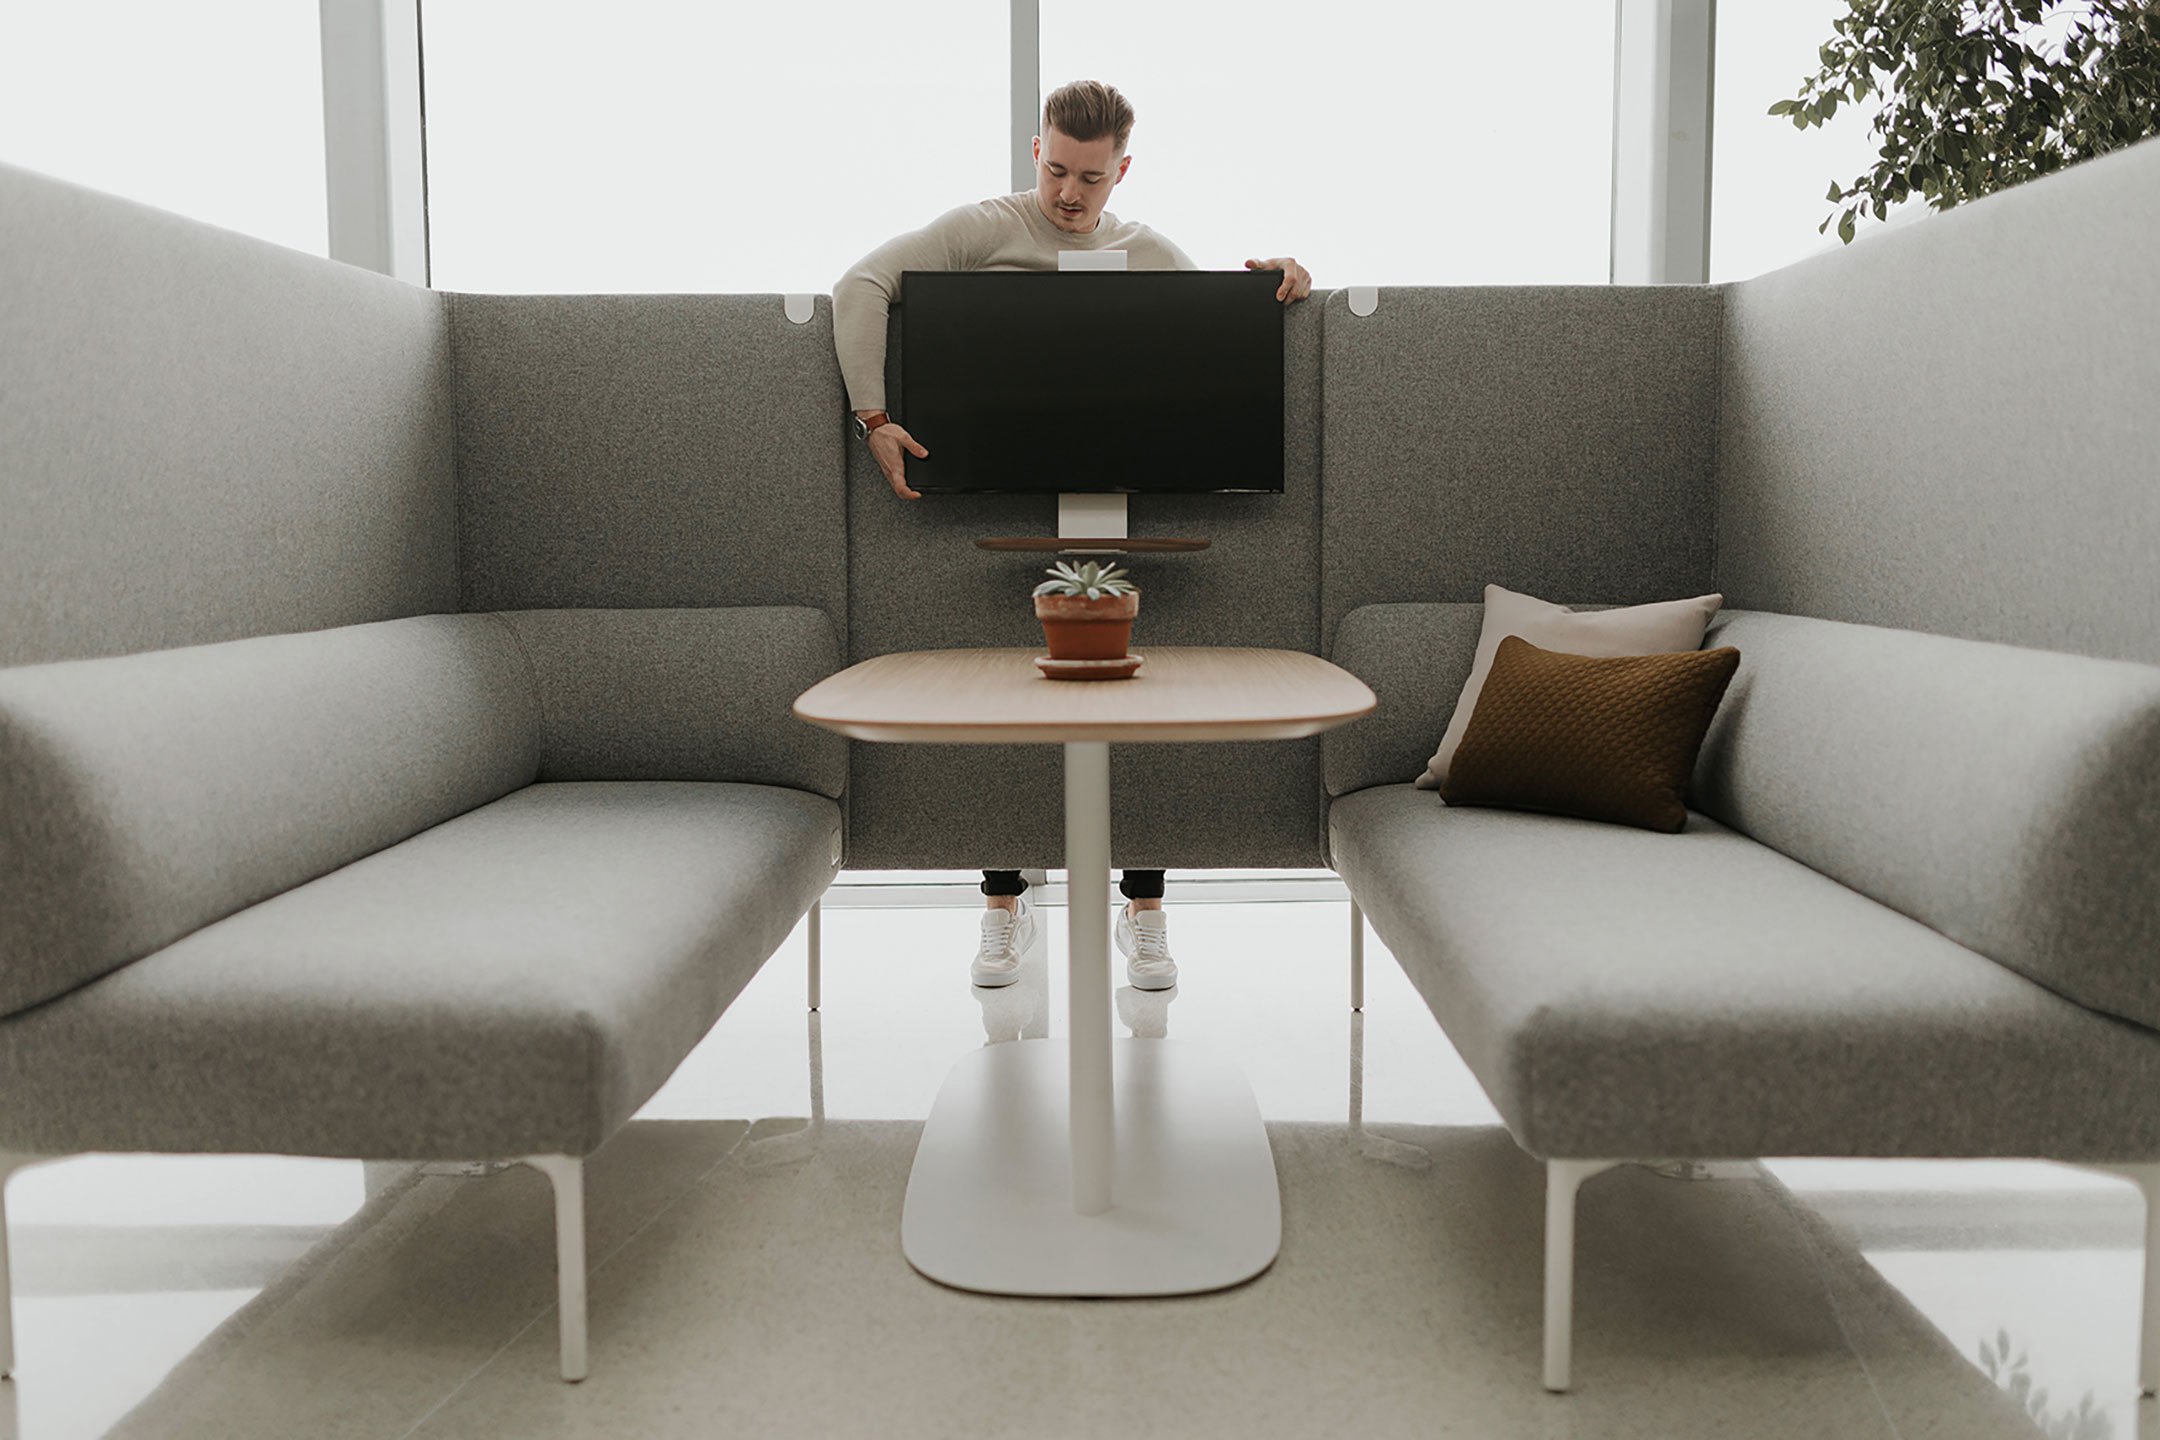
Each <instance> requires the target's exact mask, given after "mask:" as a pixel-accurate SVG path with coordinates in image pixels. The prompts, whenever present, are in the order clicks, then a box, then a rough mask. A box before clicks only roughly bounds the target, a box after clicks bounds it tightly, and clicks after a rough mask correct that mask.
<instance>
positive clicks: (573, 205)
mask: <svg viewBox="0 0 2160 1440" xmlns="http://www.w3.org/2000/svg"><path fill="white" fill-rule="evenodd" d="M600 13H601V12H599V11H596V10H594V9H593V8H591V7H590V6H586V5H582V4H572V3H531V0H526V3H512V0H426V4H425V6H424V8H423V32H424V33H423V43H424V51H425V56H426V79H427V134H428V186H429V214H430V230H431V244H432V249H433V255H434V278H435V283H436V284H438V285H440V286H443V287H445V288H448V289H467V290H513V291H514V290H525V291H572V290H644V291H664V290H723V291H771V290H782V291H786V290H812V291H816V290H829V289H830V288H831V286H832V282H833V281H834V280H835V279H836V278H838V276H839V275H840V274H841V272H842V271H843V270H844V269H845V268H846V267H847V266H848V265H849V264H850V263H851V262H853V261H854V260H855V259H856V258H857V257H858V256H860V255H861V254H862V253H863V252H864V251H866V250H868V249H870V248H871V247H872V246H874V245H876V244H877V243H878V242H880V241H882V240H884V239H885V238H887V237H888V236H890V235H893V234H895V233H898V232H899V231H902V230H906V229H912V228H914V227H915V226H917V225H920V224H922V223H924V222H926V221H928V220H930V219H931V218H933V217H934V216H936V215H938V214H939V213H941V212H943V211H944V210H946V209H949V208H951V207H952V206H954V205H960V204H965V203H967V202H970V201H973V200H979V199H982V198H983V197H985V196H989V195H995V194H1000V193H1003V192H1004V191H1006V190H1008V189H1009V188H1010V187H1011V183H1012V181H1011V158H1012V143H1013V142H1012V125H1011V108H1010V106H1011V101H1010V88H1009V73H1010V54H1009V47H1010V33H1011V32H1010V24H1009V6H1008V3H1007V0H931V3H921V4H911V5H908V6H904V7H895V6H892V5H890V4H887V3H882V0H878V3H873V0H808V3H805V4H802V5H799V6H795V7H789V8H782V7H777V6H775V7H770V8H765V9H757V8H752V7H738V6H714V5H705V4H692V3H687V0H622V3H618V4H614V5H611V6H609V7H608V8H607V10H606V12H605V23H604V24H603V23H600V20H599V18H598V17H599V15H600ZM1612 46H1613V5H1612V0H1551V3H1549V4H1547V5H1546V6H1544V7H1542V8H1541V12H1540V21H1539V24H1538V26H1537V28H1536V33H1535V35H1534V36H1531V37H1527V38H1526V37H1525V36H1524V34H1523V32H1522V30H1521V28H1520V27H1519V26H1517V25H1514V24H1512V23H1511V22H1510V21H1509V19H1508V16H1507V15H1506V14H1505V13H1503V12H1500V11H1495V10H1493V9H1492V8H1491V7H1490V6H1478V5H1472V4H1468V3H1443V4H1438V5H1433V6H1428V7H1421V8H1415V9H1404V8H1402V7H1399V6H1396V5H1392V4H1383V3H1378V0H1358V3H1351V4H1347V5H1338V6H1336V7H1334V8H1333V9H1331V10H1329V11H1327V12H1326V13H1325V14H1316V13H1314V12H1312V11H1311V10H1310V9H1309V7H1295V6H1291V5H1287V4H1282V3H1278V0H1267V3H1263V4H1257V5H1247V6H1240V7H1236V8H1235V9H1231V8H1227V7H1217V6H1198V5H1193V6H1178V5H1172V6H1162V5H1139V4H1134V3H1130V0H1105V3H1091V4H1087V5H1080V4H1074V3H1069V0H1043V3H1042V5H1041V81H1042V89H1043V90H1044V91H1048V90H1050V89H1052V88H1054V87H1055V86H1057V85H1058V84H1060V83H1062V82H1063V81H1065V80H1069V79H1075V78H1081V77H1088V76H1092V77H1096V78H1100V79H1104V80H1108V81H1110V82H1111V83H1112V84H1115V85H1117V86H1118V87H1119V88H1120V89H1122V90H1124V91H1125V92H1126V94H1127V95H1129V96H1130V97H1131V98H1132V100H1133V102H1134V104H1135V106H1136V107H1137V109H1138V111H1139V114H1140V125H1139V128H1138V129H1137V130H1136V132H1135V134H1134V137H1133V142H1132V153H1133V155H1134V157H1135V163H1134V166H1133V170H1132V175H1131V178H1129V179H1128V180H1127V181H1126V182H1125V184H1124V185H1122V186H1121V187H1120V188H1119V190H1118V193H1117V195H1116V196H1115V197H1114V199H1113V201H1112V204H1111V209H1112V210H1113V211H1114V212H1116V213H1117V214H1119V215H1122V216H1126V217H1129V218H1133V219H1139V220H1145V221H1147V222H1148V223H1150V224H1152V225H1154V226H1155V227H1156V228H1158V229H1160V230H1161V231H1163V232H1164V233H1165V234H1167V235H1169V236H1170V237H1171V238H1172V239H1174V240H1176V241H1177V242H1178V243H1179V244H1180V245H1182V246H1183V247H1184V248H1185V249H1186V250H1187V251H1189V252H1190V253H1191V254H1192V255H1193V257H1194V258H1195V259H1196V260H1198V261H1199V262H1200V263H1201V264H1202V265H1204V266H1207V267H1210V268H1233V269H1234V268H1236V267H1237V266H1238V265H1239V264H1240V263H1241V262H1242V261H1244V260H1245V259H1246V258H1248V257H1253V258H1265V257H1267V256H1273V255H1284V254H1294V255H1296V256H1298V257H1299V258H1300V259H1301V260H1303V261H1305V263H1306V264H1307V265H1308V266H1310V267H1311V268H1312V270H1313V272H1314V275H1315V277H1316V279H1317V281H1318V282H1319V283H1320V284H1322V285H1324V286H1334V285H1348V284H1492V283H1508V282H1535V281H1545V282H1581V283H1597V282H1601V281H1603V280H1604V278H1605V274H1606V264H1607V262H1606V245H1607V231H1608V228H1609V222H1608V217H1609V210H1610V203H1611V152H1612V63H1613V49H1612Z"/></svg>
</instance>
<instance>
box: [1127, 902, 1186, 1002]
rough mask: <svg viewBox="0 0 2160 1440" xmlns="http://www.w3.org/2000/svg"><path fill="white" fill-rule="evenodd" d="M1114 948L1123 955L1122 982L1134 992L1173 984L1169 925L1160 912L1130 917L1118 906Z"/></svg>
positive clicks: (1174, 967) (1173, 971)
mask: <svg viewBox="0 0 2160 1440" xmlns="http://www.w3.org/2000/svg"><path fill="white" fill-rule="evenodd" d="M1113 933H1114V934H1115V935H1116V936H1117V948H1118V949H1119V951H1120V952H1122V953H1123V954H1124V956H1125V979H1126V980H1127V981H1128V982H1129V983H1130V984H1131V985H1132V987H1133V989H1135V990H1168V989H1169V988H1170V987H1171V986H1173V985H1175V984H1177V961H1175V960H1173V959H1171V958H1170V922H1169V920H1168V919H1167V918H1166V917H1165V916H1164V915H1163V912H1162V911H1160V910H1142V911H1141V912H1140V913H1139V914H1138V915H1135V914H1133V913H1132V912H1131V911H1130V910H1127V909H1126V908H1125V907H1124V906H1122V905H1120V906H1119V907H1118V912H1117V925H1116V927H1115V928H1114V930H1113Z"/></svg>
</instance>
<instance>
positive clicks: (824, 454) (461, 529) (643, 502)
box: [448, 295, 847, 626]
mask: <svg viewBox="0 0 2160 1440" xmlns="http://www.w3.org/2000/svg"><path fill="white" fill-rule="evenodd" d="M448 302H449V307H450V337H451V344H452V348H453V351H454V353H455V355H456V366H455V372H454V374H453V375H452V377H451V393H452V397H453V403H454V408H455V413H456V417H457V492H458V536H459V539H458V552H459V562H460V567H461V572H462V575H463V602H462V606H461V608H463V609H466V610H537V609H570V608H581V609H657V608H668V609H684V608H694V607H717V606H727V605H809V606H814V607H816V608H818V609H820V610H823V611H824V612H825V613H826V614H827V615H828V616H830V617H831V618H832V623H833V624H834V625H835V626H844V625H845V624H846V616H847V600H846V586H847V569H846V555H845V551H844V550H843V548H842V545H841V543H840V541H841V537H842V536H843V535H845V533H846V526H847V516H846V513H845V511H844V509H843V507H842V505H841V494H840V476H841V474H842V470H843V466H842V461H841V441H842V434H843V421H844V419H845V416H846V413H847V412H846V409H845V404H844V401H843V399H842V394H841V389H840V369H839V363H838V361H837V360H836V359H835V358H834V355H833V339H832V302H831V301H830V300H827V299H825V298H823V297H820V298H819V299H818V300H817V302H816V304H815V306H814V308H813V310H812V313H811V315H810V318H809V319H808V321H807V322H806V323H802V324H798V323H796V322H795V321H794V320H792V319H790V318H789V316H788V314H787V307H786V303H785V299H784V297H782V296H779V295H452V296H450V297H448Z"/></svg>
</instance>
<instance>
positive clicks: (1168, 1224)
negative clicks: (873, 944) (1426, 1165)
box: [900, 1040, 1282, 1296]
mask: <svg viewBox="0 0 2160 1440" xmlns="http://www.w3.org/2000/svg"><path fill="white" fill-rule="evenodd" d="M1069 1055H1070V1049H1069V1047H1068V1045H1067V1042H1065V1041H1063V1040H1019V1041H1012V1042H1008V1043H1006V1044H1000V1045H987V1046H985V1047H983V1048H982V1049H980V1050H977V1051H974V1052H973V1053H971V1054H968V1055H965V1056H963V1057H962V1058H961V1060H960V1062H959V1063H958V1064H957V1065H955V1066H953V1068H952V1073H951V1074H950V1075H948V1076H947V1077H946V1079H945V1086H944V1088H943V1089H942V1090H940V1091H939V1092H938V1097H937V1104H936V1105H935V1106H934V1107H933V1108H932V1110H931V1111H930V1120H929V1123H928V1124H926V1125H925V1126H924V1127H923V1136H922V1145H921V1147H920V1148H918V1149H917V1150H916V1152H915V1169H914V1172H913V1173H912V1174H911V1175H910V1176H909V1177H908V1188H907V1202H906V1207H905V1209H904V1210H903V1211H902V1212H901V1219H900V1247H901V1249H902V1250H903V1251H904V1252H905V1253H906V1255H907V1258H908V1263H909V1264H910V1265H913V1266H914V1267H915V1268H916V1269H917V1270H919V1271H921V1272H922V1273H923V1274H925V1275H927V1276H929V1277H930V1278H931V1279H932V1280H936V1281H939V1282H941V1283H943V1284H946V1285H952V1286H956V1287H958V1288H960V1289H962V1290H980V1291H985V1292H987V1293H990V1294H995V1295H1076V1296H1120V1295H1122V1296H1133V1295H1191V1294H1197V1293H1199V1292H1201V1291H1206V1290H1221V1289H1225V1288H1227V1287H1229V1286H1232V1285H1236V1284H1238V1283H1239V1282H1241V1281H1244V1280H1249V1279H1251V1278H1252V1277H1253V1276H1255V1275H1257V1274H1259V1273H1260V1272H1261V1271H1263V1270H1265V1269H1267V1267H1268V1266H1269V1265H1271V1264H1273V1263H1274V1260H1275V1252H1276V1251H1277V1250H1278V1249H1280V1248H1281V1245H1282V1201H1281V1196H1280V1190H1279V1188H1278V1185H1277V1182H1276V1178H1275V1156H1274V1152H1273V1151H1272V1150H1270V1149H1269V1148H1268V1138H1267V1131H1266V1129H1264V1128H1263V1127H1262V1125H1261V1123H1260V1107H1259V1105H1258V1104H1257V1103H1256V1102H1255V1101H1254V1099H1253V1093H1252V1086H1251V1085H1249V1084H1247V1083H1246V1080H1245V1077H1244V1075H1243V1074H1241V1073H1240V1072H1239V1071H1238V1069H1237V1067H1236V1066H1234V1065H1232V1064H1230V1063H1229V1062H1227V1061H1224V1060H1222V1059H1219V1058H1217V1057H1216V1056H1215V1055H1213V1054H1212V1053H1211V1052H1209V1051H1208V1050H1207V1049H1206V1047H1204V1046H1196V1045H1188V1044H1184V1043H1182V1042H1180V1041H1176V1040H1118V1041H1115V1042H1114V1043H1113V1044H1112V1045H1111V1047H1110V1060H1111V1066H1110V1069H1111V1072H1112V1076H1113V1083H1114V1085H1115V1087H1116V1094H1117V1125H1116V1137H1117V1138H1116V1144H1115V1150H1114V1158H1113V1167H1114V1170H1113V1175H1114V1178H1113V1180H1112V1182H1111V1204H1110V1207H1109V1208H1108V1209H1107V1210H1104V1211H1103V1212H1102V1213H1100V1214H1097V1215H1082V1214H1080V1213H1078V1212H1077V1211H1076V1210H1074V1209H1073V1203H1072V1163H1071V1145H1070V1143H1069V1141H1068V1138H1067V1137H1068V1134H1069V1132H1068V1130H1067V1113H1066V1112H1067V1101H1068V1096H1069V1093H1070V1092H1069V1090H1068V1088H1067V1073H1068V1072H1067V1065H1068V1060H1069Z"/></svg>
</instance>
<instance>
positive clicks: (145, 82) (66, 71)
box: [0, 0, 329, 255]
mask: <svg viewBox="0 0 2160 1440" xmlns="http://www.w3.org/2000/svg"><path fill="white" fill-rule="evenodd" d="M0 162H5V163H7V164H10V165H21V166H24V167H27V168H28V169H31V170H38V171H42V172H44V173H45V174H47V175H56V176H58V177H60V178H61V179H63V180H72V181H75V182H76V183H78V184H81V185H87V186H90V187H91V188H93V189H96V190H104V191H108V192H110V193H112V194H115V195H124V196H126V197H128V198H129V199H131V200H141V201H144V202H146V203H148V204H151V205H156V206H159V207H161V208H163V209H167V210H174V211H178V212H179V213H180V214H182V215H187V216H191V217H193V218H194V219H197V220H207V221H209V222H211V223H212V224H216V225H223V226H226V227H227V228H229V229H233V230H241V231H245V232H246V233H248V234H250V235H258V236H261V237H262V238H263V239H265V240H275V241H277V242H278V243H279V244H281V245H290V246H292V247H293V248H294V249H297V250H306V251H310V252H312V253H314V254H317V255H321V254H324V253H326V252H327V250H328V243H329V242H328V237H329V223H328V221H327V219H326V214H325V205H324V198H323V105H322V46H321V33H320V25H319V22H318V20H317V10H316V7H315V5H314V4H313V3H312V0H188V3H186V4H177V3H173V0H79V3H70V4H43V5H38V4H30V3H10V4H7V5H5V6H0Z"/></svg>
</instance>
